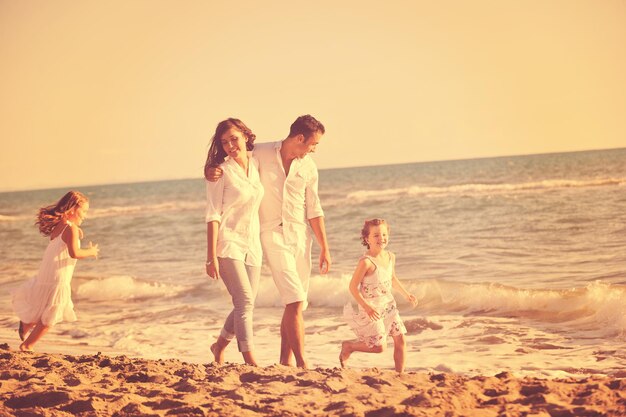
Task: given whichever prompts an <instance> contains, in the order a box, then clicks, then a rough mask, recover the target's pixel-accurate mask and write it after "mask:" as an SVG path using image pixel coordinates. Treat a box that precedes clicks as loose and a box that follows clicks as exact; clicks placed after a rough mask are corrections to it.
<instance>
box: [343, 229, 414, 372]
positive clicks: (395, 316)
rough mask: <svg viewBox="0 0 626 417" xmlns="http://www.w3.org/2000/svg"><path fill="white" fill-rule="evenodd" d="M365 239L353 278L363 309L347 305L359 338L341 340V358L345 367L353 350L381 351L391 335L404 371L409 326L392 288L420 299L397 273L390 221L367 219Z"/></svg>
mask: <svg viewBox="0 0 626 417" xmlns="http://www.w3.org/2000/svg"><path fill="white" fill-rule="evenodd" d="M361 240H362V244H363V245H364V246H366V247H367V251H366V252H365V254H364V255H363V256H362V257H361V258H360V259H359V263H358V264H357V266H356V270H355V271H354V274H353V276H352V280H351V281H350V292H351V293H352V296H353V297H354V299H355V300H356V301H357V303H358V304H359V309H358V311H357V312H355V311H354V310H353V309H352V305H351V304H348V305H346V307H345V309H344V317H345V318H346V320H347V321H348V323H349V324H350V326H351V327H352V329H353V330H354V332H355V333H356V335H357V337H358V339H357V340H347V341H344V342H343V343H342V344H341V353H340V354H339V362H340V363H341V366H342V367H345V364H346V361H347V360H348V358H349V357H350V355H351V354H352V352H369V353H381V352H383V350H384V348H385V345H386V344H387V336H391V337H392V338H393V342H394V353H393V359H394V362H395V368H396V371H397V372H399V373H402V372H403V371H404V347H405V340H404V334H405V333H406V328H405V327H404V323H403V322H402V319H401V318H400V314H399V313H398V308H397V307H396V300H395V299H394V298H393V295H392V293H391V288H392V287H393V288H396V289H397V290H398V291H400V293H402V295H404V296H405V297H406V299H407V300H408V301H409V302H410V303H411V304H412V305H413V306H415V305H417V300H416V298H415V296H414V295H413V294H409V293H408V292H407V291H406V290H405V289H404V286H402V284H401V283H400V281H399V280H398V278H397V277H396V273H395V261H396V258H395V255H394V254H393V253H391V252H389V251H387V250H385V248H386V247H387V244H388V242H389V226H388V225H387V223H386V222H385V221H384V220H382V219H373V220H366V221H365V224H364V226H363V229H362V230H361Z"/></svg>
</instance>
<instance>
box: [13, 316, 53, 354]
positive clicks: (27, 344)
mask: <svg viewBox="0 0 626 417" xmlns="http://www.w3.org/2000/svg"><path fill="white" fill-rule="evenodd" d="M49 329H50V326H46V325H44V324H43V323H42V322H39V323H37V324H36V325H35V328H34V329H33V331H32V332H30V334H29V335H28V338H27V339H26V340H25V341H24V342H23V343H22V344H21V345H20V350H21V351H23V352H24V351H26V352H31V351H32V350H33V346H35V343H37V342H38V341H39V339H41V338H42V337H43V336H44V335H45V334H46V333H48V330H49Z"/></svg>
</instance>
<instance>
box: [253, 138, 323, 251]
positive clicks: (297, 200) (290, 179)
mask: <svg viewBox="0 0 626 417" xmlns="http://www.w3.org/2000/svg"><path fill="white" fill-rule="evenodd" d="M281 145H282V141H278V142H270V143H261V144H256V145H255V147H254V156H255V158H257V159H258V161H259V175H260V177H261V183H262V184H263V187H264V188H265V195H264V196H263V200H262V201H261V210H260V218H261V232H264V231H268V230H275V229H276V228H277V227H278V226H280V225H282V229H283V235H284V237H285V242H286V243H288V244H294V245H298V246H300V245H303V244H305V243H306V242H307V240H308V238H309V231H308V220H309V219H313V218H316V217H321V216H323V215H324V211H323V210H322V205H321V204H320V198H319V195H318V191H317V188H318V182H319V175H318V172H317V166H316V165H315V162H314V161H313V159H312V158H311V157H310V156H309V155H306V156H305V157H304V158H296V159H294V160H293V161H292V162H291V167H290V168H289V175H285V169H284V167H283V162H282V159H281V157H280V148H281Z"/></svg>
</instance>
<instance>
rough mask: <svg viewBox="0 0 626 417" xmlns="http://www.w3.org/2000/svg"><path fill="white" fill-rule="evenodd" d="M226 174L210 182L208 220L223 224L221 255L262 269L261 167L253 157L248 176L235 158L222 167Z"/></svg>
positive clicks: (220, 235)
mask: <svg viewBox="0 0 626 417" xmlns="http://www.w3.org/2000/svg"><path fill="white" fill-rule="evenodd" d="M220 168H221V169H222V171H223V173H224V175H222V177H221V178H220V179H218V180H217V181H216V182H210V181H206V190H207V207H206V216H205V220H206V222H207V223H209V222H212V221H217V222H219V228H218V236H217V254H216V255H217V256H218V257H220V258H231V259H236V260H240V261H243V262H245V263H246V264H247V265H250V266H261V262H262V258H263V252H262V249H261V241H260V238H259V235H260V228H259V205H260V204H261V199H262V197H263V186H262V185H261V181H260V178H259V165H258V162H257V160H256V159H255V158H253V157H250V158H249V164H248V175H247V176H246V173H245V172H244V170H243V168H241V166H240V165H239V164H238V163H237V162H236V161H235V160H234V159H232V158H227V159H226V160H225V161H224V162H222V164H220Z"/></svg>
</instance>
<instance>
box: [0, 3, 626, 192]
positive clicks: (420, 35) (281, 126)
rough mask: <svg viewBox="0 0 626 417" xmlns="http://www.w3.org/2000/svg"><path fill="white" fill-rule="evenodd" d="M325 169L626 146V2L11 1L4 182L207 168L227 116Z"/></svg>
mask: <svg viewBox="0 0 626 417" xmlns="http://www.w3.org/2000/svg"><path fill="white" fill-rule="evenodd" d="M306 113H310V114H313V115H314V116H316V117H317V118H318V119H320V120H321V121H322V122H323V123H324V124H325V126H326V129H327V133H326V135H325V137H324V138H323V140H322V143H321V144H320V146H319V147H318V151H317V154H316V155H315V156H314V157H315V159H316V161H317V163H318V166H319V167H320V168H330V167H341V166H358V165H377V164H388V163H400V162H413V161H428V160H443V159H459V158H475V157H483V156H497V155H511V154H528V153H543V152H554V151H571V150H584V149H599V148H615V147H624V146H626V1H624V0H615V1H610V0H601V1H599V0H589V1H575V0H558V1H557V0H555V1H550V0H536V1H533V0H524V1H522V0H520V1H506V0H493V1H484V0H481V1H432V0H428V1H420V0H410V1H394V0H391V1H389V2H382V1H380V0H378V1H366V0H355V1H352V0H350V1H344V0H341V1H336V0H332V1H307V2H300V1H287V0H285V1H271V0H270V1H256V0H255V1H208V0H207V1H194V0H184V1H174V0H172V1H160V0H141V1H138V0H120V1H117V0H110V1H84V0H81V1H78V0H76V1H59V0H55V1H49V2H43V1H34V0H19V1H18V0H0V138H1V140H2V152H1V153H0V190H14V189H30V188H46V187H53V186H76V185H84V184H99V183H111V182H131V181H141V180H156V179H169V178H172V179H173V178H192V177H199V176H200V172H201V168H202V166H203V163H204V159H205V154H206V150H207V144H208V141H209V139H210V137H211V135H212V133H213V131H214V129H215V125H216V124H217V123H218V122H219V121H220V120H222V119H224V118H227V117H238V118H240V119H242V120H243V121H244V122H245V123H247V124H248V126H249V127H250V128H251V129H252V130H253V131H254V132H255V133H256V134H257V140H258V141H269V140H278V139H283V138H284V137H285V136H286V135H287V133H288V129H289V125H290V124H291V122H292V121H293V120H294V119H295V118H296V117H297V116H299V115H301V114H306Z"/></svg>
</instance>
